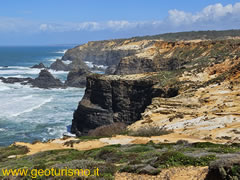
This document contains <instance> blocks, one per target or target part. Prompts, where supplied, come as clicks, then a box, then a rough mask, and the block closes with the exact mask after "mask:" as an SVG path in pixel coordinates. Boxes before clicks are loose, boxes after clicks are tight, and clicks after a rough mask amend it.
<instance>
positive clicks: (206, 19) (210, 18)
mask: <svg viewBox="0 0 240 180" xmlns="http://www.w3.org/2000/svg"><path fill="white" fill-rule="evenodd" d="M168 13H169V16H168V21H169V23H171V24H172V25H175V26H180V25H191V24H192V25H193V24H196V23H200V24H199V25H207V24H208V23H218V22H219V21H221V20H226V18H227V19H228V21H229V20H230V21H229V22H228V23H234V22H233V21H232V20H233V19H234V20H235V22H236V23H238V22H239V20H240V3H236V4H235V5H232V4H229V5H226V6H223V5H222V4H220V3H218V4H215V5H209V6H207V7H205V8H204V9H203V10H202V11H200V12H197V13H195V14H191V13H187V12H184V11H179V10H176V9H174V10H169V12H168ZM221 23H222V25H223V24H224V23H225V22H223V21H222V22H221ZM239 28H240V27H239Z"/></svg>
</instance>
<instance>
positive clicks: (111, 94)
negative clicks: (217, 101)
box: [71, 74, 166, 134]
mask: <svg viewBox="0 0 240 180" xmlns="http://www.w3.org/2000/svg"><path fill="white" fill-rule="evenodd" d="M134 77H135V76H133V77H132V78H133V79H129V78H128V77H127V78H124V76H123V77H122V76H106V75H99V74H92V75H90V76H88V77H87V85H86V90H85V95H84V97H83V98H82V100H81V102H80V103H79V106H78V109H77V110H76V111H75V113H74V118H73V122H72V128H71V131H72V132H73V133H76V134H77V133H78V134H84V133H87V132H88V131H89V130H91V129H95V128H97V127H100V126H102V125H108V124H112V123H114V122H123V123H125V124H131V123H133V122H135V121H137V120H139V119H140V118H141V113H142V112H144V110H145V108H146V107H147V106H148V105H149V104H150V103H151V101H152V98H153V97H156V96H161V95H163V94H165V95H166V92H164V91H163V90H161V89H157V90H156V89H154V88H153V85H154V84H155V82H154V81H153V80H150V79H149V80H148V79H144V78H134Z"/></svg>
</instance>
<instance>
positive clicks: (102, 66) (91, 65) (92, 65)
mask: <svg viewBox="0 0 240 180" xmlns="http://www.w3.org/2000/svg"><path fill="white" fill-rule="evenodd" d="M85 63H86V64H87V66H88V67H89V68H93V67H94V66H95V67H97V68H103V69H107V66H104V65H96V64H93V63H92V62H89V61H85Z"/></svg>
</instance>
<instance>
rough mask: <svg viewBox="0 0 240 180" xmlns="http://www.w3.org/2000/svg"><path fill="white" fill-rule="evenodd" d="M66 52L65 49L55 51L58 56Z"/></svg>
mask: <svg viewBox="0 0 240 180" xmlns="http://www.w3.org/2000/svg"><path fill="white" fill-rule="evenodd" d="M66 52H67V49H64V50H61V51H57V52H55V53H58V54H65V53H66Z"/></svg>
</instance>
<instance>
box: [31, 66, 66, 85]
mask: <svg viewBox="0 0 240 180" xmlns="http://www.w3.org/2000/svg"><path fill="white" fill-rule="evenodd" d="M30 83H31V84H32V86H33V87H38V88H44V89H49V88H63V83H62V82H61V81H60V80H59V79H56V78H55V77H54V76H53V75H52V74H51V73H50V72H49V71H48V70H46V69H44V70H41V72H40V73H39V76H38V77H37V78H36V79H33V80H31V81H30Z"/></svg>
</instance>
